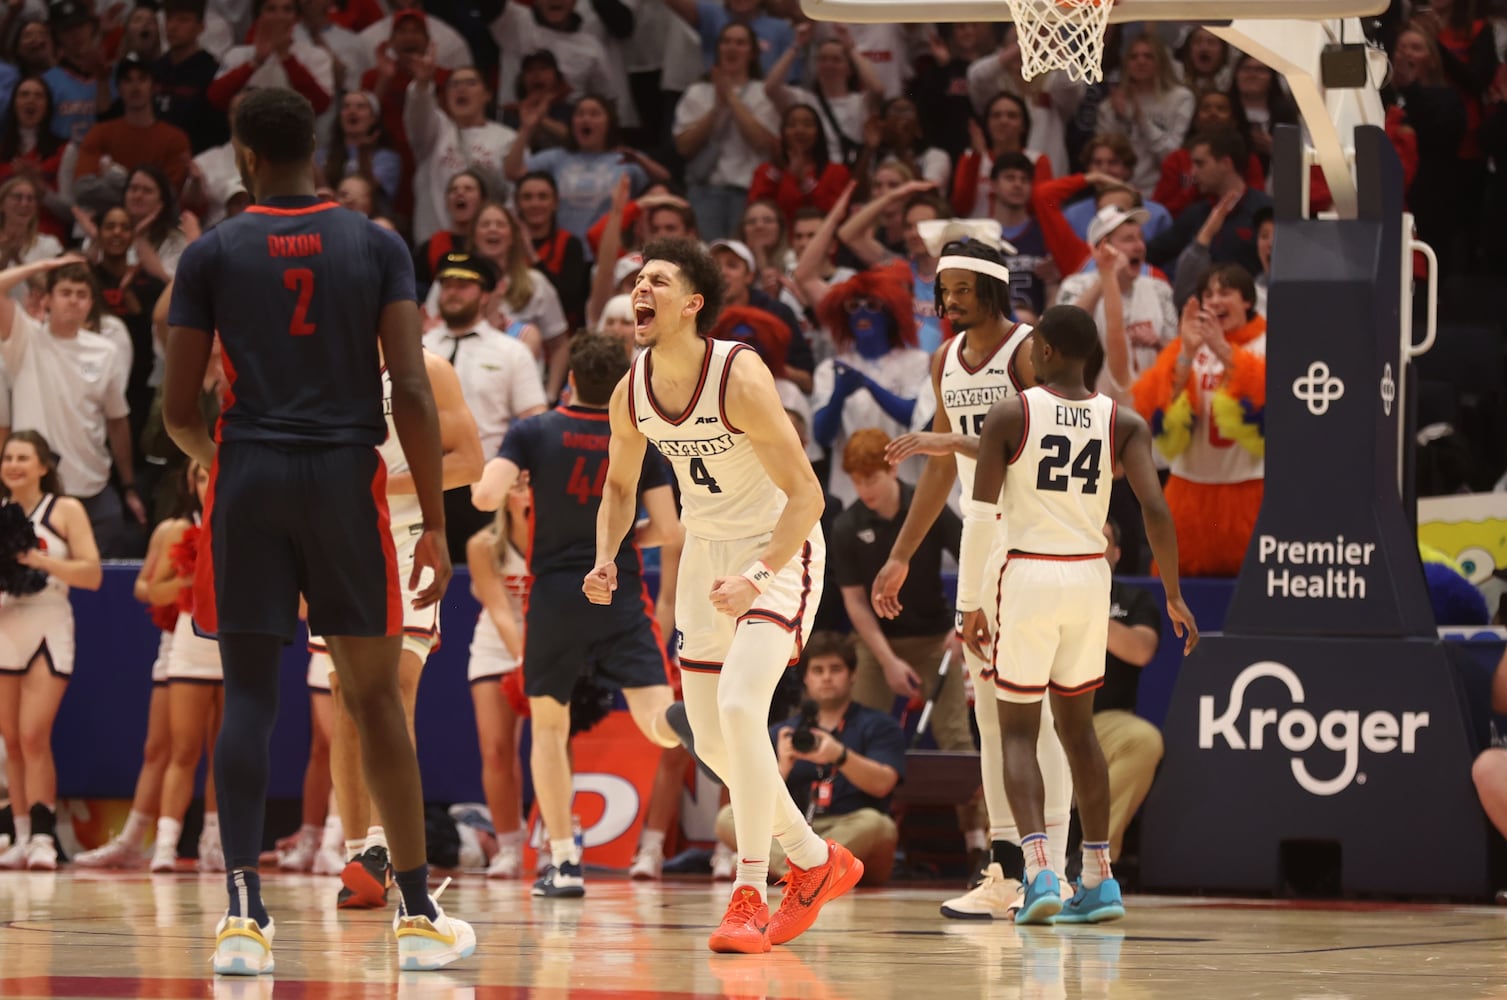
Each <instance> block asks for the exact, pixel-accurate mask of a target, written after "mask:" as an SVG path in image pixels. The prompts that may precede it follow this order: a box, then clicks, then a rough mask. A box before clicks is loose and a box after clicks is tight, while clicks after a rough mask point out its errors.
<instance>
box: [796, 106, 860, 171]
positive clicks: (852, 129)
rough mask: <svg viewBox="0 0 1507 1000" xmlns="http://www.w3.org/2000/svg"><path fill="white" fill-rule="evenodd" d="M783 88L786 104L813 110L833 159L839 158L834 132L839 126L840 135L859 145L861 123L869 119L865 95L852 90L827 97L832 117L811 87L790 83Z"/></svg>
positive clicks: (839, 151) (839, 161)
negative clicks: (828, 115)
mask: <svg viewBox="0 0 1507 1000" xmlns="http://www.w3.org/2000/svg"><path fill="white" fill-rule="evenodd" d="M787 91H788V93H789V95H790V98H789V103H788V104H787V105H786V107H790V106H793V105H796V104H805V105H807V106H809V107H810V108H811V109H812V110H814V111H815V112H816V117H817V118H818V119H820V121H821V123H822V131H823V132H825V133H826V134H827V157H828V158H829V159H830V160H832V161H833V162H834V163H841V162H842V160H843V155H842V141H841V140H840V139H839V138H838V136H837V130H838V129H841V130H842V133H843V135H846V136H847V137H848V139H849V140H850V141H851V142H854V143H857V144H858V145H860V146H861V145H863V125H864V122H866V121H868V119H869V95H867V94H865V93H862V92H861V91H855V92H853V93H851V94H844V95H842V96H841V97H829V98H827V107H828V108H831V109H832V117H831V118H828V117H827V112H826V110H824V109H823V108H822V105H821V101H819V100H817V97H816V91H815V90H807V89H806V88H805V87H790V88H787ZM782 117H783V116H782ZM833 119H836V121H834V120H833Z"/></svg>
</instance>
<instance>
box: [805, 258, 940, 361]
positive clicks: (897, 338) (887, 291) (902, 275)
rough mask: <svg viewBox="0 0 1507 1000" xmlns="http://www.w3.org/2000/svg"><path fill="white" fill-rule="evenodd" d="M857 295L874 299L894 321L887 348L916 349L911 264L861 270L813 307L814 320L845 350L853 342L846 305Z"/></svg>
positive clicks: (829, 292)
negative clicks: (814, 312)
mask: <svg viewBox="0 0 1507 1000" xmlns="http://www.w3.org/2000/svg"><path fill="white" fill-rule="evenodd" d="M860 295H867V296H869V297H870V298H873V299H877V300H878V301H879V302H880V303H881V304H882V305H883V307H884V311H885V312H887V313H889V315H890V319H892V320H894V322H895V326H894V329H893V330H892V332H891V333H890V345H891V346H894V347H898V346H899V345H901V344H905V345H906V346H909V347H915V346H916V344H917V343H918V342H919V339H918V337H917V332H916V310H915V304H914V302H913V300H912V298H911V274H910V265H909V264H907V263H906V262H905V261H903V260H897V261H893V262H891V263H889V264H882V265H880V266H878V267H871V268H869V269H868V270H867V271H861V272H859V273H858V274H855V275H854V276H853V277H851V278H849V279H848V280H847V281H844V282H843V283H842V284H840V285H833V286H832V288H831V290H830V291H828V292H827V294H826V297H825V298H823V299H822V301H821V304H820V305H819V306H817V308H816V315H817V318H818V319H820V320H821V323H822V326H824V327H826V328H827V332H828V333H829V334H831V336H832V341H833V342H834V343H835V344H836V345H837V346H838V347H839V348H844V347H847V346H848V345H849V344H851V343H852V342H853V333H852V331H851V330H849V329H848V310H847V302H848V300H849V299H851V298H854V297H856V296H860Z"/></svg>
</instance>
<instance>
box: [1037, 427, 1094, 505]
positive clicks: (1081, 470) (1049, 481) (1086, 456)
mask: <svg viewBox="0 0 1507 1000" xmlns="http://www.w3.org/2000/svg"><path fill="white" fill-rule="evenodd" d="M1041 447H1042V448H1043V449H1046V450H1047V451H1048V452H1049V454H1046V455H1043V456H1042V457H1041V464H1040V465H1039V466H1037V468H1036V488H1037V489H1038V490H1047V491H1050V492H1053V493H1066V492H1067V488H1068V482H1069V480H1071V479H1081V480H1083V492H1084V493H1098V492H1099V459H1100V455H1101V453H1102V451H1103V442H1102V441H1101V440H1100V439H1099V438H1094V439H1093V440H1092V441H1090V442H1088V444H1086V445H1084V446H1083V450H1082V451H1080V452H1078V457H1077V458H1074V459H1072V463H1073V465H1072V469H1071V471H1064V470H1065V469H1067V467H1068V459H1069V457H1070V456H1071V455H1072V449H1073V442H1071V441H1069V440H1068V439H1067V438H1066V437H1064V436H1063V435H1061V434H1048V435H1047V436H1046V437H1044V438H1042V439H1041Z"/></svg>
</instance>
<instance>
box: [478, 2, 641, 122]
mask: <svg viewBox="0 0 1507 1000" xmlns="http://www.w3.org/2000/svg"><path fill="white" fill-rule="evenodd" d="M583 8H584V9H583ZM575 13H577V14H579V15H580V16H581V27H580V28H579V29H578V30H576V31H556V30H555V29H554V28H550V27H547V26H546V25H544V24H541V23H540V22H539V19H538V18H536V17H535V16H534V8H533V7H526V6H524V5H523V4H521V3H515V2H513V0H508V2H506V3H504V4H503V5H502V13H501V14H499V15H498V16H497V19H496V20H494V21H493V22H492V37H493V38H494V39H496V41H497V47H498V48H499V49H501V50H502V64H501V67H500V68H499V70H498V74H497V103H498V104H510V103H512V102H513V101H516V100H517V99H518V88H517V84H518V69H519V66H520V65H521V64H522V62H523V57H524V56H526V55H528V54H530V53H532V52H538V51H540V50H543V49H547V50H548V51H549V52H550V53H551V54H552V55H553V56H554V57H555V62H556V63H557V64H558V65H559V67H560V75H561V76H563V77H565V82H566V83H568V84H570V90H571V94H572V95H573V96H575V97H580V96H582V95H583V94H601V95H602V96H603V97H609V98H611V99H612V101H613V103H614V105H615V106H616V108H617V113H618V121H619V122H620V123H621V124H622V125H624V126H627V127H630V128H631V127H633V126H635V125H637V124H638V115H637V113H636V112H635V110H634V106H633V98H632V96H631V95H630V94H629V93H628V73H627V71H626V70H625V69H624V68H623V58H622V53H621V52H619V51H618V47H617V46H616V45H609V44H608V42H609V41H610V39H609V38H608V37H607V30H606V29H605V28H604V27H603V26H602V22H601V21H600V20H598V19H597V16H596V14H595V12H594V11H592V10H591V5H590V4H589V3H586V2H584V0H583V2H578V3H577V4H576V10H575ZM588 15H590V16H588Z"/></svg>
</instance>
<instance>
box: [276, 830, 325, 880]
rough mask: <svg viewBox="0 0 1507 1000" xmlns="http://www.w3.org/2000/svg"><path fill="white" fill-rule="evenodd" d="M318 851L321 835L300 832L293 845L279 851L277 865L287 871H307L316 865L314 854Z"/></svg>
mask: <svg viewBox="0 0 1507 1000" xmlns="http://www.w3.org/2000/svg"><path fill="white" fill-rule="evenodd" d="M318 853H319V835H318V834H317V833H315V834H313V835H308V834H304V833H300V834H299V836H298V840H296V841H295V842H294V843H293V846H292V847H290V848H289V849H288V850H286V851H281V852H279V853H278V855H277V867H279V868H281V869H282V870H283V871H285V872H306V871H308V870H309V869H311V868H313V867H314V856H315V855H316V854H318Z"/></svg>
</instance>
